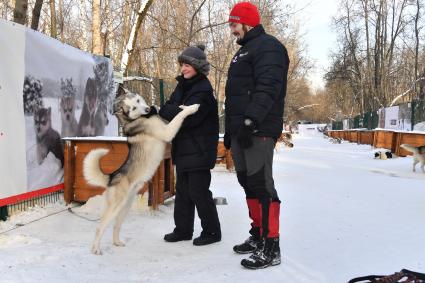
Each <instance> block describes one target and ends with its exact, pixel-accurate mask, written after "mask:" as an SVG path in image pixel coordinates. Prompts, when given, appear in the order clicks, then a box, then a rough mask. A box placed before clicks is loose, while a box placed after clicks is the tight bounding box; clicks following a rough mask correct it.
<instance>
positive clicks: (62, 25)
mask: <svg viewBox="0 0 425 283" xmlns="http://www.w3.org/2000/svg"><path fill="white" fill-rule="evenodd" d="M64 26H65V23H64V18H63V0H59V28H60V38H61V41H62V42H65V33H64V30H63V29H64Z"/></svg>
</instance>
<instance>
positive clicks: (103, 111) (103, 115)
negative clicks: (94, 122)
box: [97, 102, 109, 125]
mask: <svg viewBox="0 0 425 283" xmlns="http://www.w3.org/2000/svg"><path fill="white" fill-rule="evenodd" d="M97 115H98V117H99V118H100V119H101V120H102V122H103V124H105V125H108V124H109V120H108V108H107V107H106V104H105V103H104V102H101V103H99V105H98V106H97Z"/></svg>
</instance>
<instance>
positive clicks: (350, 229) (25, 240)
mask: <svg viewBox="0 0 425 283" xmlns="http://www.w3.org/2000/svg"><path fill="white" fill-rule="evenodd" d="M294 144H295V147H294V148H292V149H288V148H284V147H281V148H280V149H279V152H277V153H276V155H275V160H274V176H275V184H276V188H277V190H278V192H279V196H280V198H281V200H282V207H281V228H280V231H281V249H282V253H283V256H282V264H281V265H279V266H275V267H270V268H267V269H265V270H258V271H250V270H245V269H243V268H242V267H241V266H240V264H239V262H240V260H241V259H242V258H244V256H242V255H236V254H234V253H233V251H232V246H233V245H234V244H236V243H239V242H241V241H243V240H244V239H245V238H246V237H247V236H248V234H247V231H248V226H249V221H248V216H247V209H246V204H245V201H244V193H243V190H242V189H241V188H240V187H239V185H238V183H237V179H236V175H235V174H234V173H232V172H227V171H226V170H225V169H224V168H223V167H217V168H216V169H214V172H213V178H212V185H211V189H212V191H213V194H214V196H216V197H225V198H226V199H227V202H228V205H221V206H218V207H217V208H218V212H219V216H220V221H221V226H222V233H223V239H222V241H221V242H219V243H216V244H213V245H209V246H204V247H196V246H193V245H192V243H191V241H184V242H178V243H166V242H164V241H163V239H162V238H163V235H164V234H165V233H168V232H170V231H172V229H173V227H174V225H173V223H174V222H173V202H172V201H167V202H166V204H165V205H163V206H160V208H159V210H158V211H151V210H150V209H148V208H146V195H145V196H144V197H143V198H139V199H137V200H136V201H135V204H134V205H133V207H132V209H131V211H130V213H129V216H128V217H127V219H126V221H125V223H124V225H123V229H122V233H121V236H122V240H124V241H125V242H126V247H115V246H113V245H112V243H111V242H112V229H111V227H110V228H109V229H108V230H107V231H106V233H105V236H104V238H103V240H102V250H103V255H102V256H95V255H92V254H91V253H90V246H91V243H92V240H93V238H94V232H95V228H96V225H97V222H95V221H88V220H86V219H83V218H81V217H78V216H77V215H74V214H71V213H70V212H68V211H67V210H66V208H67V207H66V206H65V205H64V204H63V203H58V204H54V205H52V206H51V207H50V208H38V209H35V210H34V211H29V212H28V213H24V214H21V215H16V216H15V217H13V218H12V219H11V220H9V221H7V222H4V223H1V226H0V233H1V231H6V230H8V229H10V227H11V226H12V227H16V226H14V225H16V223H20V224H21V225H22V224H25V223H28V221H29V222H31V221H33V220H32V219H33V218H34V217H35V216H36V217H35V218H37V217H38V218H40V217H42V216H47V215H49V214H52V213H56V214H53V215H51V216H49V217H45V218H42V219H41V220H39V221H34V222H32V223H29V224H26V225H24V226H18V227H17V228H16V229H14V230H11V231H9V232H7V233H3V234H0V253H1V261H2V264H1V265H0V274H1V276H0V282H1V283H3V282H55V283H56V282H177V283H180V282H204V281H205V280H207V279H209V280H208V281H210V282H232V283H234V282H244V283H245V282H297V283H307V282H309V283H310V282H311V283H321V282H323V283H341V282H347V281H348V280H349V279H351V278H353V277H356V276H362V275H368V274H392V273H394V272H396V271H399V270H400V269H402V268H408V269H411V270H416V271H419V272H424V271H425V254H424V253H423V250H422V247H423V239H424V236H423V230H422V228H423V227H424V226H425V217H424V215H425V202H424V199H425V186H424V181H425V174H424V173H419V172H417V173H413V172H412V158H411V157H406V158H394V159H389V160H376V159H374V158H373V153H374V152H375V151H376V149H373V148H371V147H370V146H367V145H356V144H350V143H346V142H343V143H342V144H332V143H330V142H329V141H328V140H326V139H323V138H321V137H316V136H314V137H309V136H300V135H294ZM418 171H420V170H418ZM102 207H103V197H102V196H98V197H95V198H93V199H91V200H89V202H87V204H86V205H85V206H83V207H80V208H73V211H74V212H75V213H76V214H78V215H80V216H84V217H86V218H88V219H92V220H96V219H97V218H98V217H99V215H100V211H101V210H102ZM62 210H63V211H62ZM41 211H44V212H43V213H41ZM60 211H62V212H60ZM31 215H32V217H31ZM21 218H22V219H21ZM200 232H201V230H200V223H199V220H198V219H196V222H195V233H194V235H195V236H197V235H199V233H200Z"/></svg>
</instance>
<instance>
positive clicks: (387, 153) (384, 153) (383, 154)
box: [375, 151, 393, 160]
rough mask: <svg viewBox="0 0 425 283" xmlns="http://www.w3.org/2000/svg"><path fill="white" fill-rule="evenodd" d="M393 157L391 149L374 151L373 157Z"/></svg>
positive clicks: (384, 158)
mask: <svg viewBox="0 0 425 283" xmlns="http://www.w3.org/2000/svg"><path fill="white" fill-rule="evenodd" d="M390 158H393V154H392V153H391V151H377V152H375V159H383V160H386V159H390Z"/></svg>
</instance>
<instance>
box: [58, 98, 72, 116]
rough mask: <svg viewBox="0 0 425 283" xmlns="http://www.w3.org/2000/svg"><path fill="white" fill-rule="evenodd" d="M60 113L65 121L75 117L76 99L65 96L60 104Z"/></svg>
mask: <svg viewBox="0 0 425 283" xmlns="http://www.w3.org/2000/svg"><path fill="white" fill-rule="evenodd" d="M60 111H61V116H62V120H63V121H70V120H71V118H72V117H74V112H75V98H74V97H73V96H63V97H62V98H61V102H60Z"/></svg>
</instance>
